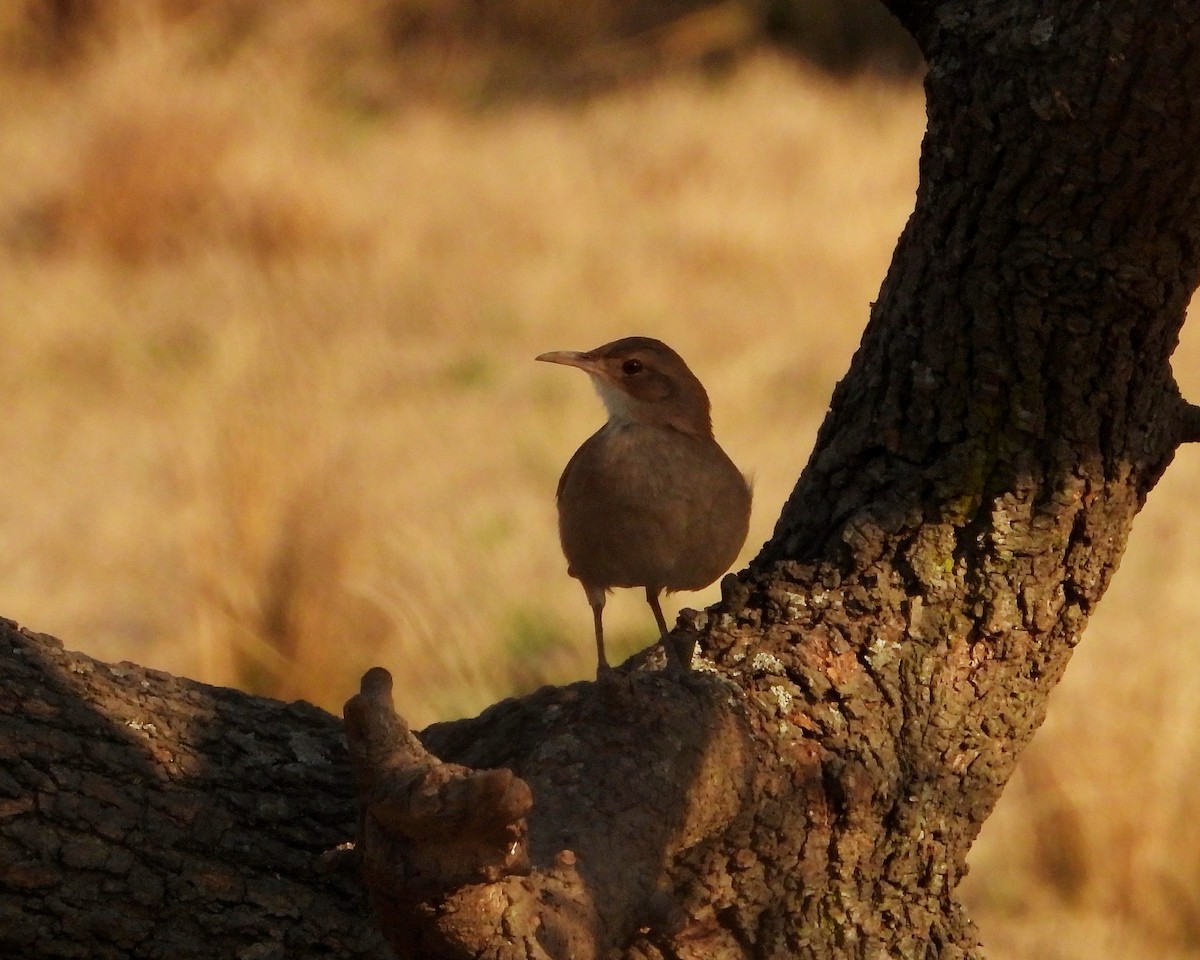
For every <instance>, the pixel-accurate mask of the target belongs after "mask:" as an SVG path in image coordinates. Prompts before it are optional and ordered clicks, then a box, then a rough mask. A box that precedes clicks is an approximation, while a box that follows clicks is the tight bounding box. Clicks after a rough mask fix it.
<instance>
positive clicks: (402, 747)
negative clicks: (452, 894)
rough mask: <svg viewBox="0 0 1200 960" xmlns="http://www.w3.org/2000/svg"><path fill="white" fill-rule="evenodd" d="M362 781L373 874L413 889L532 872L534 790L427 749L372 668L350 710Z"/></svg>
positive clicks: (362, 842) (387, 682)
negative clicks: (527, 819) (530, 835)
mask: <svg viewBox="0 0 1200 960" xmlns="http://www.w3.org/2000/svg"><path fill="white" fill-rule="evenodd" d="M344 715H345V721H346V738H347V740H348V741H349V744H350V755H351V759H352V761H353V764H354V769H355V773H356V775H357V778H358V797H359V811H360V817H359V854H360V856H361V857H362V864H363V869H364V872H365V873H367V874H368V875H375V876H378V877H386V878H388V879H389V880H390V882H392V883H395V882H400V883H402V884H403V885H404V886H405V887H407V888H410V889H411V888H419V887H426V886H436V887H451V886H460V885H462V884H469V883H492V882H495V881H496V880H498V879H500V878H501V877H505V876H508V875H510V874H524V873H528V872H529V855H528V829H527V827H526V823H525V815H526V814H527V813H528V812H529V810H530V808H531V807H532V806H533V792H532V791H531V790H530V789H529V785H528V784H527V783H525V781H524V780H522V779H520V778H519V777H517V776H516V775H514V774H513V772H512V771H511V770H504V769H501V770H472V769H471V768H470V767H464V766H461V765H459V764H456V763H443V762H442V761H441V760H439V759H438V758H437V757H435V756H434V755H433V754H431V753H430V752H429V751H428V750H426V749H425V748H424V747H423V746H422V745H421V743H420V741H418V740H417V738H416V737H415V736H413V734H412V732H411V731H410V730H409V729H408V724H406V723H405V722H404V720H403V719H402V718H401V717H399V716H398V715H397V714H396V712H395V709H394V707H393V704H392V677H391V674H389V673H388V672H387V671H386V670H384V669H383V668H381V667H375V668H374V669H372V670H369V671H368V672H367V673H366V674H365V675H364V676H363V679H362V684H361V687H360V691H359V693H358V694H356V695H355V696H354V697H352V698H351V699H350V700H349V701H348V702H347V703H346V706H345V710H344Z"/></svg>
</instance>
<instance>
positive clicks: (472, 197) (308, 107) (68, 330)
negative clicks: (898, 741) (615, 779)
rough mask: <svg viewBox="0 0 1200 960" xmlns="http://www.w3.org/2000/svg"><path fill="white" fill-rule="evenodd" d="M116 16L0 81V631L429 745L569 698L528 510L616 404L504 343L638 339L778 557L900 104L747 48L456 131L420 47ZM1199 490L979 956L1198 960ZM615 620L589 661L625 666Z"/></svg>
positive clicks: (1092, 685) (972, 895)
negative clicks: (489, 719) (671, 360)
mask: <svg viewBox="0 0 1200 960" xmlns="http://www.w3.org/2000/svg"><path fill="white" fill-rule="evenodd" d="M13 6H14V7H17V6H20V5H19V4H14V5H13ZM179 6H181V7H186V6H187V5H186V4H180V5H179ZM230 6H231V7H232V6H234V5H233V4H232V2H231V3H230ZM243 6H244V5H243ZM300 6H301V7H302V8H303V9H305V10H306V11H307V14H308V16H310V17H317V16H318V13H319V12H320V11H321V10H322V9H324V8H325V5H322V4H314V3H312V2H308V3H306V4H302V5H300ZM327 6H328V9H329V10H330V11H332V10H334V9H339V8H337V5H334V4H329V5H327ZM105 9H112V10H115V11H117V12H116V13H114V14H112V15H111V16H110V17H108V18H106V20H105V22H104V24H103V26H104V36H103V43H102V44H100V45H99V46H98V48H97V49H95V50H90V51H87V52H86V55H80V56H78V57H76V58H75V59H73V60H72V61H71V62H70V63H69V64H66V65H64V66H62V68H61V69H53V70H47V69H45V67H44V65H35V67H33V68H31V67H29V66H28V65H20V66H12V65H11V64H10V66H9V67H8V68H6V69H5V70H4V72H3V73H0V115H2V116H3V117H4V121H3V123H0V169H3V170H4V176H3V177H2V178H0V290H2V291H3V296H2V297H0V335H2V337H3V345H4V349H3V350H2V351H0V377H2V379H3V384H4V397H5V402H4V416H3V417H2V418H0V443H2V444H3V449H4V464H5V466H4V469H3V470H2V471H0V614H3V615H6V616H9V617H12V618H15V619H17V620H19V621H21V622H23V623H25V624H26V625H28V626H30V627H33V628H35V629H39V630H44V631H47V632H50V633H54V634H56V635H58V636H60V637H62V638H63V639H64V640H65V641H66V642H67V644H68V645H70V646H72V647H76V648H80V649H83V650H86V651H88V652H89V653H92V654H94V655H96V656H99V657H102V658H105V659H113V660H119V659H132V660H136V661H139V662H142V663H146V664H149V665H152V666H155V667H159V668H162V669H166V670H170V671H173V672H177V673H183V674H187V675H190V676H193V677H197V678H199V679H203V680H207V681H210V682H213V683H221V684H229V685H234V686H239V687H243V688H246V689H252V690H256V691H260V692H267V693H270V694H272V695H275V696H279V697H284V698H291V697H304V698H307V699H310V700H312V701H315V702H317V703H319V704H322V705H323V706H326V707H328V708H330V709H334V710H336V709H337V708H338V707H339V705H340V704H341V702H342V701H343V700H344V699H345V698H346V697H347V696H348V695H349V694H350V693H351V692H352V691H353V689H354V688H355V685H356V682H357V678H358V676H359V674H360V673H361V672H362V671H363V670H364V669H365V668H367V667H369V666H371V665H374V664H384V665H386V666H388V667H389V668H390V669H391V670H392V671H393V672H394V673H395V674H396V675H397V679H398V687H399V689H398V701H399V705H400V708H401V710H402V712H404V713H405V714H406V715H407V716H408V717H409V718H410V719H411V720H412V721H413V722H414V723H416V724H418V725H421V724H424V723H426V722H429V721H431V720H434V719H438V718H448V717H453V716H457V715H463V714H467V713H471V712H474V711H477V710H479V709H480V708H482V707H483V706H485V705H486V704H488V703H489V702H492V701H493V700H495V699H497V698H500V697H503V696H506V695H509V694H512V693H514V692H521V691H527V690H530V689H532V688H533V687H535V686H537V685H539V684H543V683H558V682H563V681H567V680H572V679H576V678H579V677H583V676H586V675H588V674H589V672H590V670H591V669H592V662H593V659H592V658H593V651H592V644H591V640H590V616H589V613H588V609H587V606H586V603H585V601H584V598H583V594H582V591H581V590H580V588H579V586H578V584H577V583H575V582H574V581H572V580H570V579H568V577H567V576H566V573H565V570H564V563H563V560H562V558H561V556H560V554H559V550H558V545H557V541H556V534H555V527H554V522H555V521H554V507H553V491H554V486H555V482H556V480H557V476H558V472H559V470H560V468H561V467H562V465H563V463H564V462H565V460H566V458H567V457H568V456H569V454H570V453H571V451H572V450H573V449H574V448H575V446H576V445H577V444H578V443H579V442H580V441H581V440H582V439H583V438H584V437H585V436H586V435H587V434H588V433H589V432H590V431H591V430H593V429H595V427H596V426H598V424H599V423H600V422H601V419H602V414H601V408H600V405H599V402H598V401H597V400H596V398H595V397H594V396H593V395H592V393H591V391H590V388H589V387H588V385H587V383H586V382H585V378H584V377H582V376H581V375H578V374H576V373H572V372H570V371H567V370H564V369H562V368H555V367H550V366H548V365H543V364H535V363H533V362H532V358H533V356H534V355H536V354H537V353H539V352H542V351H545V350H551V349H561V348H571V349H576V348H578V349H584V348H589V347H592V346H596V345H598V344H600V343H602V342H605V341H607V340H609V339H613V338H615V337H617V336H621V335H625V334H631V333H642V334H649V335H654V336H659V337H661V338H662V339H664V340H666V341H668V342H669V343H671V344H673V345H674V346H676V347H677V348H678V349H679V350H680V352H681V353H682V354H683V355H684V356H685V357H686V358H687V359H688V360H689V362H690V363H691V365H692V366H693V368H694V369H695V370H696V371H697V372H698V374H699V375H700V376H701V378H702V379H703V380H704V382H705V384H706V385H707V386H708V388H709V392H710V394H711V395H712V397H713V401H714V408H715V423H716V430H717V435H718V437H719V438H720V439H721V441H722V442H723V443H724V445H725V446H726V448H727V449H728V450H729V452H730V453H731V455H732V456H733V458H734V459H735V460H736V461H737V462H738V463H739V464H740V465H742V467H743V468H744V469H746V470H747V471H749V472H751V473H753V475H754V477H755V490H756V509H755V516H754V521H753V526H752V530H751V536H750V542H749V544H748V547H747V550H746V553H745V555H744V557H743V560H746V559H748V558H749V557H750V556H751V555H752V553H753V552H754V550H755V549H756V548H757V546H758V545H759V544H760V543H761V542H762V541H763V540H764V539H765V538H766V537H767V536H768V535H769V533H770V530H771V527H772V524H773V521H774V519H775V516H776V514H777V512H778V509H779V507H780V505H781V503H782V501H783V499H784V497H785V496H786V494H787V492H788V490H789V488H790V485H791V483H792V481H793V480H794V478H795V476H796V475H797V473H798V472H799V470H800V468H801V467H802V466H803V464H804V462H805V460H806V458H807V455H808V451H809V448H810V446H811V443H812V439H813V436H814V433H815V430H816V427H817V425H818V424H819V422H820V419H821V417H822V414H823V412H824V408H825V403H826V400H827V398H828V396H829V393H830V390H831V388H832V386H833V384H834V382H835V381H836V379H837V378H838V377H839V376H840V375H841V374H842V372H843V371H844V369H845V367H846V365H847V362H848V360H849V357H850V354H851V352H852V350H853V349H854V347H855V345H856V342H857V337H858V333H859V331H860V329H861V327H862V324H863V322H864V320H865V317H866V313H867V309H868V304H869V302H870V300H871V299H872V298H873V296H874V294H875V292H876V290H877V289H878V285H879V282H880V280H881V278H882V276H883V274H884V271H885V269H886V266H887V262H888V259H889V256H890V253H891V248H892V245H893V243H894V240H895V237H896V235H897V233H898V231H899V230H900V228H901V227H902V225H903V223H904V220H905V218H906V216H907V214H908V211H909V209H910V208H911V205H912V198H913V189H914V186H915V182H916V160H917V152H918V146H919V141H920V136H921V131H922V125H923V114H922V103H921V97H920V91H919V90H918V89H915V88H906V87H887V86H883V85H880V84H879V83H876V82H871V81H868V80H859V81H854V82H849V83H843V84H834V83H832V82H830V81H827V80H823V79H821V78H819V77H817V76H814V75H811V74H808V73H806V72H804V71H803V70H801V69H800V68H798V67H797V66H795V65H793V64H790V63H787V62H784V61H782V60H779V59H777V58H773V57H771V56H768V55H757V56H755V57H753V58H750V59H748V60H746V61H745V62H743V63H742V64H741V65H740V66H739V67H738V68H737V69H734V70H731V71H729V72H726V73H723V74H721V75H720V76H709V77H703V76H697V75H692V74H686V75H685V74H680V73H674V74H671V75H667V76H663V77H660V78H659V79H656V80H653V81H646V82H641V83H637V84H633V85H628V86H624V87H622V88H619V89H614V90H611V91H610V92H608V93H604V94H601V95H598V96H594V97H592V98H590V99H586V100H574V101H570V102H557V103H556V102H552V101H548V100H546V99H544V98H543V99H536V98H525V99H521V98H514V99H513V100H511V102H505V103H497V104H494V105H493V106H491V107H489V108H487V109H480V108H479V105H478V104H477V103H475V104H474V105H473V106H472V107H471V108H470V109H468V108H465V107H463V106H461V105H460V106H453V105H450V104H448V103H447V102H446V100H445V99H444V98H442V99H439V98H436V97H431V96H427V95H425V94H424V92H423V91H424V89H425V88H424V87H423V86H422V84H421V83H418V82H416V81H412V82H413V87H412V89H413V93H412V95H411V96H408V97H405V96H404V95H403V88H404V84H405V83H407V82H409V81H410V80H412V77H413V76H417V77H423V78H425V79H428V75H429V74H430V71H433V72H434V73H435V74H436V72H437V70H438V69H439V67H438V61H437V60H436V58H434V59H431V60H430V59H426V60H418V61H415V62H414V64H413V65H411V66H412V73H411V75H404V74H402V75H400V79H397V75H396V74H395V73H387V72H386V71H384V70H382V68H380V67H379V65H378V61H377V60H373V59H372V58H371V57H368V56H365V55H361V56H359V55H356V54H355V53H354V49H356V48H353V47H350V48H348V49H350V50H351V52H350V53H346V52H345V51H343V52H342V54H339V53H338V51H339V50H341V49H342V48H339V47H336V45H335V46H332V47H331V46H330V45H328V44H326V45H324V46H321V47H320V50H319V53H320V56H318V53H317V52H314V51H315V50H316V48H315V47H314V46H313V45H311V44H309V45H306V40H307V39H309V38H310V34H308V33H305V32H304V30H301V29H299V28H298V27H295V25H294V24H293V28H294V29H295V32H294V33H293V34H289V33H287V32H286V31H283V32H280V31H276V32H275V33H270V32H264V34H263V36H262V37H258V35H257V34H255V33H254V32H253V30H252V29H251V28H250V27H245V31H246V36H245V37H240V39H239V41H238V42H237V43H236V44H234V43H233V42H232V41H230V40H228V38H226V39H225V40H224V41H223V44H224V45H221V44H218V42H217V40H216V39H214V35H213V34H212V31H211V30H210V31H208V32H204V31H200V30H198V29H193V24H192V22H191V21H190V20H189V19H188V18H186V17H184V18H182V19H176V20H170V19H168V20H162V19H159V18H157V17H155V16H152V15H150V14H148V13H147V12H146V11H147V10H149V9H150V8H149V7H148V6H145V5H139V4H137V3H127V2H120V3H118V2H116V0H114V3H113V5H112V7H111V8H105ZM342 15H344V14H342ZM328 16H330V17H334V16H335V14H333V13H328ZM318 19H319V18H318ZM15 23H16V21H13V22H11V23H6V22H5V20H4V16H0V41H3V44H4V45H5V46H6V48H7V49H9V50H10V51H11V50H12V49H20V44H22V43H31V42H32V41H30V40H29V38H27V37H24V36H23V35H22V34H21V32H20V30H19V29H18V26H19V24H18V25H16V26H14V24H15ZM308 26H309V27H311V23H309V24H308ZM339 29H341V27H340V26H339ZM343 34H345V31H344V30H343V31H342V34H339V36H343ZM246 37H249V38H250V39H246ZM343 40H345V36H343ZM347 42H348V41H347ZM331 51H332V52H331ZM339 55H344V57H345V58H346V61H347V64H348V65H347V68H346V74H345V76H341V75H339V74H338V73H337V71H336V70H334V69H333V68H332V67H331V64H333V65H334V66H336V64H337V62H338V61H337V56H339ZM314 64H315V65H316V66H314ZM446 69H449V68H446ZM454 79H455V82H456V83H459V84H460V86H461V84H463V83H466V81H465V80H463V79H462V77H461V76H460V75H458V74H455V75H454ZM339 84H343V85H353V86H354V89H355V90H356V91H357V93H356V95H355V96H346V95H345V90H343V89H342V88H341V87H340V86H339ZM381 90H382V91H384V92H383V93H379V92H378V91H381ZM364 91H366V93H364ZM372 91H375V93H372V95H371V96H367V93H370V92H372ZM1197 339H1200V335H1194V336H1193V337H1192V339H1191V340H1190V341H1185V343H1184V344H1183V345H1182V346H1181V349H1180V354H1179V362H1178V371H1179V375H1180V378H1181V380H1182V381H1183V383H1184V388H1185V392H1187V393H1190V395H1192V396H1196V395H1200V344H1194V341H1196V340H1197ZM1198 480H1200V454H1198V453H1196V452H1193V451H1190V450H1188V451H1184V452H1183V453H1182V454H1181V456H1180V457H1179V458H1178V460H1177V462H1176V464H1175V466H1174V467H1173V468H1172V470H1171V471H1170V472H1169V473H1168V475H1167V477H1166V479H1165V480H1164V481H1163V483H1162V484H1161V486H1160V488H1159V489H1158V490H1157V491H1156V492H1155V494H1154V496H1153V497H1152V499H1151V502H1150V504H1149V506H1148V507H1147V509H1146V511H1145V512H1144V514H1143V516H1142V517H1141V519H1140V522H1139V524H1138V526H1137V527H1136V529H1135V533H1134V538H1133V542H1132V544H1131V548H1130V551H1129V553H1128V555H1127V557H1126V560H1125V562H1124V565H1123V569H1122V570H1121V572H1120V574H1119V575H1118V577H1117V578H1116V581H1115V585H1114V587H1113V589H1112V591H1111V593H1110V595H1109V597H1108V598H1107V599H1106V601H1105V603H1104V604H1103V605H1102V607H1101V609H1100V613H1099V615H1098V617H1097V618H1096V619H1095V621H1094V623H1093V626H1092V627H1091V628H1090V630H1089V632H1088V635H1087V637H1086V639H1085V641H1084V642H1083V644H1082V645H1081V647H1080V650H1079V652H1078V653H1077V655H1076V658H1075V663H1073V665H1072V667H1071V670H1070V671H1069V672H1068V675H1067V679H1066V681H1065V682H1064V684H1063V685H1062V687H1061V688H1060V689H1059V690H1058V691H1057V692H1056V694H1055V697H1054V700H1053V702H1052V704H1051V711H1050V718H1049V721H1048V722H1047V724H1046V726H1045V728H1044V729H1043V731H1042V732H1041V733H1040V734H1039V736H1038V738H1037V742H1036V744H1035V746H1034V748H1033V749H1032V750H1031V751H1030V753H1029V755H1028V756H1027V758H1026V760H1025V761H1024V763H1023V766H1022V769H1021V772H1020V773H1019V774H1018V776H1017V778H1016V779H1015V780H1014V781H1013V783H1012V785H1011V787H1010V789H1009V790H1008V792H1007V794H1006V795H1005V798H1004V800H1003V802H1002V804H1001V807H1000V809H999V810H998V811H997V814H996V816H995V817H994V818H993V820H992V821H991V822H990V823H989V824H988V826H987V828H986V830H985V831H984V834H983V836H982V837H981V838H980V841H979V843H978V846H977V849H976V852H975V854H974V857H973V874H972V877H971V878H970V880H969V881H968V898H969V901H970V904H971V906H972V909H973V911H974V914H975V916H976V917H977V919H978V920H979V922H980V925H981V928H982V931H983V935H984V939H985V942H987V943H988V944H989V946H990V955H991V956H992V957H993V958H996V960H1016V958H1038V960H1055V958H1062V960H1081V958H1084V957H1088V958H1092V957H1107V958H1115V960H1125V958H1129V960H1133V958H1141V957H1146V956H1156V957H1162V958H1191V957H1200V820H1198V819H1197V818H1196V817H1194V816H1193V815H1192V811H1191V801H1192V796H1193V793H1192V791H1194V790H1197V789H1198V788H1200V676H1198V675H1197V668H1198V667H1200V649H1198V648H1197V644H1196V642H1195V640H1196V638H1195V630H1194V629H1193V628H1192V621H1193V611H1192V603H1193V602H1194V600H1195V598H1196V597H1197V596H1198V595H1200V520H1198V519H1197V517H1196V515H1195V514H1194V513H1193V512H1192V511H1191V509H1190V507H1189V504H1190V503H1191V501H1192V499H1193V498H1192V496H1191V494H1192V491H1194V490H1195V489H1196V485H1197V481H1198ZM713 597H714V592H713V591H709V592H708V593H706V594H701V595H697V596H686V595H685V596H683V597H679V598H672V600H673V601H681V602H682V603H684V604H687V605H692V606H696V605H700V604H703V603H706V602H709V601H711V600H712V599H713ZM676 605H677V603H675V604H673V605H672V609H673V607H674V606H676ZM610 611H611V612H610V614H609V619H608V623H609V624H610V628H611V632H612V635H613V637H614V640H615V643H614V647H615V648H616V649H615V650H614V651H613V652H614V653H618V654H619V653H621V652H625V653H628V652H630V651H632V650H634V649H636V648H638V647H640V646H642V645H645V644H647V643H649V642H650V641H651V640H652V639H653V635H654V631H653V627H652V621H651V619H650V617H649V614H648V612H647V611H646V610H645V608H644V604H643V603H642V602H641V601H640V600H639V599H638V598H637V596H636V595H630V596H617V597H616V598H614V600H613V601H612V603H611V606H610Z"/></svg>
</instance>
